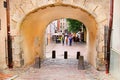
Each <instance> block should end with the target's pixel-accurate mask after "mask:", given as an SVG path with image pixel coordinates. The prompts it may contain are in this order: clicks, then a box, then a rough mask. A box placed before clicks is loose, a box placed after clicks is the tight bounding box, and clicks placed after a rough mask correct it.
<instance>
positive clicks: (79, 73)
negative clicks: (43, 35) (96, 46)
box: [15, 43, 114, 80]
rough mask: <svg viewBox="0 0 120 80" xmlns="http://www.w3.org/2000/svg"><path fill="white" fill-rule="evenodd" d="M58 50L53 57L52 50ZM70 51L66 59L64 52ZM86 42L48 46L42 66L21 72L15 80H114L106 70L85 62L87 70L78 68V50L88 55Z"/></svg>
mask: <svg viewBox="0 0 120 80" xmlns="http://www.w3.org/2000/svg"><path fill="white" fill-rule="evenodd" d="M52 50H56V53H57V56H56V59H52V58H51V51H52ZM65 50H67V51H68V59H64V56H63V52H64V51H65ZM86 50H87V48H86V45H85V44H83V43H82V44H74V45H73V46H67V45H64V46H62V45H61V44H55V45H53V44H52V45H50V46H47V48H46V59H45V60H43V61H42V64H41V68H34V67H30V68H29V69H28V70H27V71H26V72H24V73H22V74H20V75H19V76H18V77H17V78H16V79H15V80H114V79H112V77H111V76H110V75H109V74H105V71H97V70H96V69H95V68H94V67H92V66H91V65H90V64H88V63H87V62H86V61H85V62H84V65H85V70H78V60H77V59H76V54H75V53H76V51H81V55H84V56H86Z"/></svg>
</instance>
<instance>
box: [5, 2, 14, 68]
mask: <svg viewBox="0 0 120 80" xmlns="http://www.w3.org/2000/svg"><path fill="white" fill-rule="evenodd" d="M6 3H7V8H6V18H7V48H8V67H9V68H13V60H12V39H11V36H10V5H9V0H6Z"/></svg>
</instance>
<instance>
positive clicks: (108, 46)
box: [106, 0, 114, 73]
mask: <svg viewBox="0 0 120 80" xmlns="http://www.w3.org/2000/svg"><path fill="white" fill-rule="evenodd" d="M113 8H114V0H110V19H109V31H108V40H107V58H106V73H109V69H110V46H111V45H110V42H111V32H112V24H113Z"/></svg>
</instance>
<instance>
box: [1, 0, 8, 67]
mask: <svg viewBox="0 0 120 80" xmlns="http://www.w3.org/2000/svg"><path fill="white" fill-rule="evenodd" d="M3 1H4V0H0V68H6V67H7V65H6V57H7V50H6V48H7V45H6V44H7V41H6V40H7V24H6V8H4V6H3Z"/></svg>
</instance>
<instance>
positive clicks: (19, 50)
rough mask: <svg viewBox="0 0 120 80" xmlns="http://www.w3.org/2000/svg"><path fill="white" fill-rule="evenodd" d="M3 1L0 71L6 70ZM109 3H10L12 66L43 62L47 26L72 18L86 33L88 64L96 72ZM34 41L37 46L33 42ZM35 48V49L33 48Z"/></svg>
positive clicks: (16, 0)
mask: <svg viewBox="0 0 120 80" xmlns="http://www.w3.org/2000/svg"><path fill="white" fill-rule="evenodd" d="M4 1H5V0H1V1H0V12H3V13H0V20H1V30H0V37H1V38H0V44H3V45H0V55H2V56H0V57H1V59H0V63H4V66H3V65H0V67H1V68H2V67H3V68H5V67H7V59H6V58H7V46H5V45H6V44H7V27H6V26H7V25H6V24H7V22H6V21H7V20H6V8H4V6H3V4H4ZM108 15H109V0H105V1H104V0H97V1H95V0H11V1H10V35H11V38H12V57H13V66H14V67H20V66H22V65H29V64H31V63H32V62H34V59H35V56H37V55H39V56H40V57H41V58H44V49H43V48H44V37H45V30H46V27H47V25H48V24H49V23H50V22H52V21H54V20H56V19H60V18H72V19H76V20H78V21H81V22H82V23H84V24H85V26H86V28H87V33H88V44H87V45H88V49H87V52H88V62H89V63H91V64H92V65H93V66H94V67H96V68H100V65H101V64H102V63H103V62H102V61H103V59H104V50H103V48H104V26H105V25H108V20H109V16H108ZM36 38H37V40H38V41H37V43H35V40H36ZM36 44H37V45H36Z"/></svg>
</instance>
